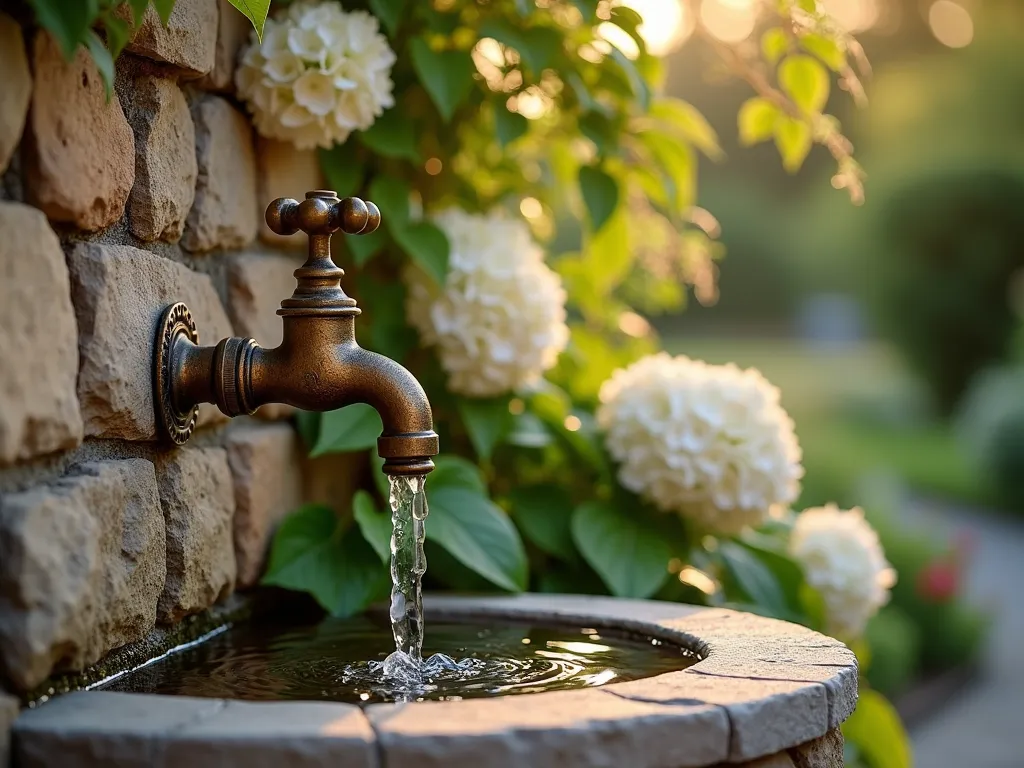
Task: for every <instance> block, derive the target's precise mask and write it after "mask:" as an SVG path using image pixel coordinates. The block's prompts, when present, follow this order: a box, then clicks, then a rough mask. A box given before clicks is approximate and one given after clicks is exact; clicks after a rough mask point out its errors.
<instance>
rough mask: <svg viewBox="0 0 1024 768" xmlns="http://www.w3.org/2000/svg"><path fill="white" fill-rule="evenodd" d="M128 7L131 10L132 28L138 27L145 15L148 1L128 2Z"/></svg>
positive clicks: (136, 0) (130, 0)
mask: <svg viewBox="0 0 1024 768" xmlns="http://www.w3.org/2000/svg"><path fill="white" fill-rule="evenodd" d="M128 7H129V8H131V10H132V26H134V27H138V26H139V25H140V24H141V23H142V17H143V16H145V15H146V8H148V7H149V0H128Z"/></svg>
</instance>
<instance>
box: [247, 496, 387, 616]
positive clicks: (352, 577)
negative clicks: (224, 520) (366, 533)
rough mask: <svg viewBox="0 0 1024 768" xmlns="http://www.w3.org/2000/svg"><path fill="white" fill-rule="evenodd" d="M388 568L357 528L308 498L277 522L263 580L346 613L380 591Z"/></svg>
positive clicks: (335, 612) (333, 612) (339, 613)
mask: <svg viewBox="0 0 1024 768" xmlns="http://www.w3.org/2000/svg"><path fill="white" fill-rule="evenodd" d="M388 580H389V579H388V571H387V569H386V568H384V567H382V566H381V562H380V559H379V558H378V557H377V554H376V553H375V552H374V550H373V549H372V547H370V545H369V544H367V543H366V541H365V540H364V539H363V537H362V536H361V535H360V533H359V531H358V530H357V529H355V528H351V529H350V530H348V531H344V532H343V531H342V528H341V525H340V524H339V521H338V519H337V518H336V517H335V515H334V511H333V510H331V509H330V508H329V507H324V506H321V505H318V504H309V505H306V506H304V507H302V508H300V509H299V510H298V511H296V512H294V513H292V514H291V515H290V516H289V517H288V518H287V519H285V521H284V522H283V523H282V524H281V527H280V528H279V529H278V531H277V533H276V535H275V536H274V543H273V546H272V547H271V550H270V562H269V564H268V566H267V573H266V575H265V576H264V577H263V581H262V583H263V584H268V585H271V586H275V587H283V588H285V589H293V590H297V591H301V592H308V593H309V594H311V595H312V596H313V597H314V598H315V599H316V601H317V602H318V603H320V605H321V606H322V607H323V608H324V610H326V611H328V612H330V614H331V615H332V616H341V617H344V616H351V615H352V614H354V613H358V612H359V611H361V610H363V609H364V608H366V606H368V605H369V604H370V603H371V602H373V601H374V600H376V599H378V598H379V597H381V596H383V594H384V593H385V591H386V589H387V584H388Z"/></svg>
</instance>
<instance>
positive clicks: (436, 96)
mask: <svg viewBox="0 0 1024 768" xmlns="http://www.w3.org/2000/svg"><path fill="white" fill-rule="evenodd" d="M410 50H411V53H412V66H413V68H414V69H415V70H416V75H417V77H419V79H420V82H421V83H423V87H424V88H426V89H427V93H429V94H430V98H431V100H432V101H433V102H434V105H435V106H436V107H437V111H438V112H440V113H441V117H442V118H443V119H444V121H445V122H446V123H447V122H449V121H450V120H451V119H452V115H454V114H455V110H456V109H457V108H458V107H459V105H460V104H461V103H462V102H463V101H465V99H466V97H467V96H469V92H470V90H471V89H472V87H473V72H474V67H473V61H472V59H470V57H469V53H468V52H466V51H433V50H431V49H430V45H429V44H428V43H427V41H426V40H424V39H423V38H421V37H418V38H416V39H415V40H413V41H412V42H411V43H410Z"/></svg>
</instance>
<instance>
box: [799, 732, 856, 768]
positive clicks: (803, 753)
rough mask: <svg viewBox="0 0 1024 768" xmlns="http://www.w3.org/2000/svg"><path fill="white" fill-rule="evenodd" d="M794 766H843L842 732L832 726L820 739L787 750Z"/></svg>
mask: <svg viewBox="0 0 1024 768" xmlns="http://www.w3.org/2000/svg"><path fill="white" fill-rule="evenodd" d="M789 756H790V757H791V758H792V759H793V764H794V766H795V768H843V732H842V731H841V730H840V729H839V728H833V729H832V730H830V731H829V732H828V733H826V734H825V735H824V736H822V737H821V738H820V739H815V740H814V741H810V742H807V743H806V744H801V745H800V746H798V747H793V748H792V749H791V750H789Z"/></svg>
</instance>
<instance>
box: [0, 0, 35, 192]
mask: <svg viewBox="0 0 1024 768" xmlns="http://www.w3.org/2000/svg"><path fill="white" fill-rule="evenodd" d="M0 72H2V73H3V78H2V79H0V173H3V172H4V171H6V170H7V165H8V163H10V162H11V155H13V154H14V148H15V147H17V146H18V142H19V141H21V131H22V129H23V128H24V127H25V116H26V115H27V114H28V104H29V101H30V100H31V98H32V75H31V74H30V73H29V70H28V56H27V55H26V54H25V41H24V39H23V38H22V36H21V27H20V26H19V25H18V22H16V21H15V20H14V19H12V18H11V17H10V16H8V15H7V14H6V13H0Z"/></svg>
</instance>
